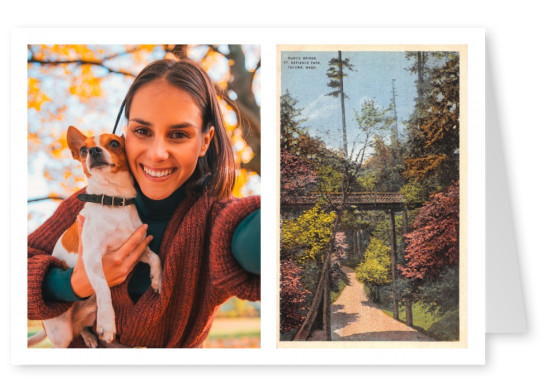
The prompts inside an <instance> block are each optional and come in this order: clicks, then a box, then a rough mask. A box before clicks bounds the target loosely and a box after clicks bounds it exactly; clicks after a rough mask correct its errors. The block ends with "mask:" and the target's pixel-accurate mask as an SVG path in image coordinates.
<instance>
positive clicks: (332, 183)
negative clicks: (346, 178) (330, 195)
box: [315, 165, 342, 192]
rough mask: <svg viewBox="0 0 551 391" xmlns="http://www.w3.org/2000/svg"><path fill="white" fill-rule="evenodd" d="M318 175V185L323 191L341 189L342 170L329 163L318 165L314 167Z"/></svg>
mask: <svg viewBox="0 0 551 391" xmlns="http://www.w3.org/2000/svg"><path fill="white" fill-rule="evenodd" d="M315 171H316V174H317V176H318V187H319V189H320V190H321V191H323V192H339V191H341V190H342V172H339V171H337V170H335V169H334V168H333V167H331V166H329V165H319V166H317V167H316V168H315Z"/></svg>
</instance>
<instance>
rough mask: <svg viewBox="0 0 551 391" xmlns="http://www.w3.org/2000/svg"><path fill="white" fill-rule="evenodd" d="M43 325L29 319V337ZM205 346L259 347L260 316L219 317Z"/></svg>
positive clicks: (48, 345)
mask: <svg viewBox="0 0 551 391" xmlns="http://www.w3.org/2000/svg"><path fill="white" fill-rule="evenodd" d="M41 328H42V326H41V325H40V321H27V337H30V336H31V335H34V334H35V333H37V332H38V331H39V330H40V329H41ZM51 347H52V343H51V342H50V340H49V339H47V338H46V339H45V340H44V341H42V342H41V343H39V344H38V345H35V346H34V348H51ZM204 347H205V348H259V347H260V318H259V317H256V318H217V319H215V321H214V322H213V324H212V328H211V330H210V333H209V336H208V337H207V340H206V341H205V343H204Z"/></svg>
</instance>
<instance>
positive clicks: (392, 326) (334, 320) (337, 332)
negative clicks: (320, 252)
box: [331, 266, 431, 341]
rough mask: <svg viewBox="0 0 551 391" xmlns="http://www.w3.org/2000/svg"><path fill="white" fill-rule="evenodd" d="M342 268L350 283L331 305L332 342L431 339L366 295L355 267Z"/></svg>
mask: <svg viewBox="0 0 551 391" xmlns="http://www.w3.org/2000/svg"><path fill="white" fill-rule="evenodd" d="M342 269H343V271H344V272H345V273H346V274H347V275H348V278H349V280H350V285H349V286H347V287H346V288H344V290H343V291H342V293H341V295H340V296H339V298H338V299H337V300H336V301H335V302H334V303H333V304H332V306H331V330H332V340H333V341H431V339H430V338H429V337H427V336H425V335H424V334H421V333H420V332H418V331H417V330H415V329H412V328H411V327H408V326H406V325H405V324H403V323H401V322H398V321H397V320H394V319H393V318H392V317H390V316H388V315H386V314H385V313H384V312H383V311H381V310H380V309H379V308H378V307H377V306H376V305H375V304H374V303H373V301H372V300H371V299H369V298H368V297H367V296H366V294H365V292H364V289H363V284H362V283H361V282H359V281H358V280H357V279H356V275H355V274H354V270H352V269H351V268H348V267H345V266H343V267H342Z"/></svg>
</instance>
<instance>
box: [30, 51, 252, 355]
mask: <svg viewBox="0 0 551 391" xmlns="http://www.w3.org/2000/svg"><path fill="white" fill-rule="evenodd" d="M162 58H174V59H182V58H189V59H191V60H193V61H195V62H197V63H198V64H200V66H201V67H202V68H203V69H204V70H205V71H206V72H207V73H208V75H209V76H210V77H211V79H212V80H213V81H214V82H215V84H216V86H217V88H218V90H219V91H220V93H221V94H223V95H225V96H227V98H229V99H230V100H232V101H233V103H235V105H236V106H237V108H238V110H239V115H238V114H237V113H236V112H234V111H233V109H232V108H231V106H230V105H228V104H227V103H226V102H225V101H224V100H223V99H220V100H219V102H220V105H221V108H222V112H223V116H224V121H225V124H226V127H227V131H228V136H229V137H230V139H231V142H232V145H233V150H234V156H235V159H236V162H237V164H238V167H239V169H238V172H237V179H236V185H235V188H234V195H235V196H237V197H242V196H247V195H251V194H260V173H261V172H260V105H261V102H260V74H261V61H260V47H259V46H254V45H249V46H246V45H243V46H241V45H169V44H160V45H29V46H28V57H27V64H28V65H27V68H28V201H29V202H28V216H27V217H28V232H29V233H30V232H32V231H33V230H34V229H36V228H37V227H38V226H39V225H40V224H42V223H43V222H44V221H45V220H46V219H47V218H48V217H49V216H50V215H51V214H52V213H53V211H54V210H55V208H56V207H57V206H58V204H59V203H60V202H61V200H63V199H64V198H66V197H68V196H69V195H70V194H72V193H73V192H75V191H76V190H78V189H80V188H82V187H83V186H85V185H86V181H85V177H84V175H83V173H82V169H81V168H80V165H79V163H78V162H77V161H75V160H73V159H72V157H71V154H70V151H69V150H68V148H67V141H66V131H67V128H68V127H69V126H70V125H72V126H75V127H77V128H78V129H80V130H81V131H83V132H85V133H88V134H100V133H105V132H108V133H110V132H111V131H112V130H113V126H114V124H115V119H116V116H117V113H118V111H119V108H120V106H121V103H122V101H123V99H124V96H125V95H126V92H127V90H128V88H129V87H130V84H131V83H132V81H133V80H134V77H135V76H136V75H137V74H138V73H139V72H140V71H141V69H143V68H144V67H145V66H146V65H147V64H148V63H150V62H151V61H154V60H158V59H162ZM121 122H122V123H121V124H119V128H118V132H121V129H122V130H124V127H125V126H126V124H125V123H124V122H125V121H121ZM230 314H231V315H230ZM259 315H260V308H259V305H258V303H248V302H242V301H240V300H238V299H232V300H230V301H229V302H228V303H226V304H225V305H224V306H223V307H222V309H221V311H220V312H219V315H218V317H220V318H224V319H225V320H226V322H227V320H228V319H229V318H231V319H232V321H233V323H234V324H237V323H239V319H245V320H246V323H247V325H246V326H245V331H244V332H243V330H241V331H240V330H239V326H238V325H237V326H232V327H229V329H231V330H233V331H232V333H230V334H228V333H218V335H219V336H220V338H221V341H222V340H223V341H222V342H220V341H218V342H216V340H215V339H213V338H214V334H213V333H211V334H213V335H211V336H210V337H209V341H211V342H210V343H211V344H212V346H213V347H239V346H240V342H239V340H240V339H241V340H243V341H244V342H243V343H241V345H242V346H243V347H255V345H256V346H257V345H259V340H260V322H259V321H258V322H252V323H251V319H252V318H255V317H256V318H258V317H259ZM217 321H218V319H217ZM255 325H256V326H255ZM35 326H36V325H35V324H30V326H29V332H30V333H32V328H33V327H35ZM226 328H227V327H226ZM217 329H218V326H217V325H216V322H215V325H213V331H214V330H217ZM232 335H233V336H234V337H235V338H234V340H232V341H229V340H230V339H232V338H233V337H232ZM212 341H214V342H212Z"/></svg>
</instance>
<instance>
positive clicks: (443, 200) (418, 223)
mask: <svg viewBox="0 0 551 391" xmlns="http://www.w3.org/2000/svg"><path fill="white" fill-rule="evenodd" d="M412 228H413V231H412V232H410V233H408V234H407V235H405V237H406V242H407V247H406V251H405V259H406V262H407V263H406V264H405V265H398V268H399V269H400V270H401V272H402V274H403V275H404V277H406V278H415V279H425V278H434V277H437V276H438V275H439V274H440V271H441V269H442V268H443V267H445V266H447V265H455V264H457V263H459V183H457V182H456V183H454V184H452V185H451V186H450V187H448V189H447V190H446V191H445V192H442V193H436V194H433V195H432V196H431V197H430V198H429V200H428V201H427V202H426V203H425V205H424V206H423V207H422V208H421V209H420V210H419V214H418V215H417V218H416V219H415V222H414V223H413V226H412Z"/></svg>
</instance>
